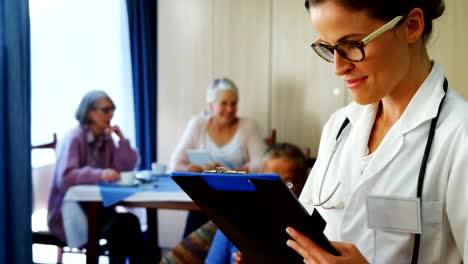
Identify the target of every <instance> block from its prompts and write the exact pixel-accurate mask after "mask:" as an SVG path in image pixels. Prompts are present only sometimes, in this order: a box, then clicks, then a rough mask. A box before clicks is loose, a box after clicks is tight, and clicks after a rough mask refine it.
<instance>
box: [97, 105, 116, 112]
mask: <svg viewBox="0 0 468 264" xmlns="http://www.w3.org/2000/svg"><path fill="white" fill-rule="evenodd" d="M93 110H99V111H101V112H103V113H104V114H109V113H113V112H114V111H115V106H106V107H94V108H93Z"/></svg>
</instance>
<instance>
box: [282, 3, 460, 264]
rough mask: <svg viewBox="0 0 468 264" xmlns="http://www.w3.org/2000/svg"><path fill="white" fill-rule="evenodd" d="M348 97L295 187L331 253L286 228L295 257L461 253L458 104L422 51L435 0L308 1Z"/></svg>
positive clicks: (450, 258) (320, 49)
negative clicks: (318, 220)
mask: <svg viewBox="0 0 468 264" xmlns="http://www.w3.org/2000/svg"><path fill="white" fill-rule="evenodd" d="M306 7H307V9H308V11H309V13H310V19H311V21H312V25H313V26H314V28H315V29H316V30H317V31H318V32H319V35H320V38H319V39H318V40H317V41H316V42H314V43H313V44H312V48H313V49H314V50H315V52H316V53H317V54H318V55H319V56H320V57H322V58H323V59H324V60H326V61H328V62H330V63H333V64H334V70H335V73H336V74H337V75H339V76H342V77H343V79H344V80H345V82H346V85H347V87H348V88H349V90H350V92H351V94H352V97H353V100H354V102H353V103H351V104H350V105H348V106H346V107H344V108H342V109H340V110H338V111H337V112H335V113H334V114H333V115H332V117H331V118H330V120H329V121H328V122H327V124H326V125H325V127H324V129H323V134H322V138H321V142H320V149H319V152H318V159H317V162H316V163H315V166H314V168H313V171H312V172H311V175H310V177H309V178H308V181H307V183H306V186H305V188H304V190H303V192H302V193H301V197H300V201H301V203H302V204H303V205H304V206H305V207H306V208H307V210H308V211H309V212H310V213H311V212H312V211H313V210H314V209H316V210H318V211H319V213H320V214H321V215H322V216H323V218H324V219H325V220H326V221H327V226H326V229H325V231H324V232H325V235H326V236H327V237H328V238H329V239H330V240H332V241H340V242H333V245H334V246H335V248H336V249H337V250H338V251H339V252H340V253H341V255H340V256H334V255H331V254H329V253H327V252H325V251H324V250H322V249H321V248H320V247H318V246H317V245H316V244H314V242H313V241H311V240H310V239H308V238H307V237H305V236H304V235H302V234H301V233H299V232H298V231H296V230H295V229H294V227H288V228H287V229H286V232H287V233H288V234H289V235H290V236H291V239H290V240H288V242H287V244H288V245H289V246H290V247H291V248H292V249H294V250H295V251H297V252H298V253H299V254H300V255H302V256H303V257H304V262H305V263H366V262H370V263H418V261H419V263H461V262H462V261H463V260H464V259H465V260H466V259H467V257H468V244H467V239H468V229H467V214H466V211H465V210H466V209H465V208H466V204H467V203H468V165H467V164H468V105H467V103H466V102H465V101H464V100H463V98H462V97H461V96H460V95H459V94H458V93H456V92H455V91H453V90H451V89H448V83H450V80H447V79H446V78H445V77H446V76H445V74H444V72H443V71H442V69H441V67H440V66H439V65H438V64H437V63H435V62H433V61H431V60H430V59H429V57H428V54H427V50H426V47H425V43H426V41H427V40H428V38H429V36H430V34H431V28H432V20H433V19H435V18H437V17H439V16H440V15H442V13H443V11H444V3H443V0H424V1H422V0H394V1H375V0H308V1H306Z"/></svg>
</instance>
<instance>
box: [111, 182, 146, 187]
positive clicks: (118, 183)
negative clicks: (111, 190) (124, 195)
mask: <svg viewBox="0 0 468 264" xmlns="http://www.w3.org/2000/svg"><path fill="white" fill-rule="evenodd" d="M139 184H140V182H139V181H138V180H134V181H133V182H132V183H129V184H123V183H120V182H115V185H116V186H120V187H135V186H138V185H139Z"/></svg>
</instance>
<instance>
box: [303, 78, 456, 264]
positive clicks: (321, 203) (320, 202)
mask: <svg viewBox="0 0 468 264" xmlns="http://www.w3.org/2000/svg"><path fill="white" fill-rule="evenodd" d="M443 87H444V95H443V97H442V100H440V103H439V108H438V110H437V115H436V116H435V117H434V118H433V119H432V121H431V127H430V128H429V135H428V137H427V142H426V147H425V149H424V155H423V159H422V163H421V168H420V170H419V175H418V188H417V198H419V199H420V203H422V199H421V196H422V188H423V183H424V175H425V174H426V167H427V160H428V158H429V153H430V152H431V146H432V141H433V139H434V134H435V129H436V126H437V121H438V120H439V116H440V111H441V109H442V104H443V103H444V100H445V96H446V95H447V90H448V81H447V78H445V79H444V86H443ZM348 124H349V119H348V118H346V119H345V120H344V121H343V123H342V124H341V127H340V129H339V130H338V134H337V135H336V138H335V144H334V146H333V150H332V153H331V155H330V158H329V159H328V162H327V165H326V167H325V171H324V174H323V178H322V183H321V184H320V187H319V192H318V202H313V201H312V200H311V201H310V202H309V203H310V204H312V205H313V206H315V207H317V206H320V207H322V208H323V209H333V208H336V209H342V208H344V204H343V202H338V203H337V204H336V205H333V206H325V203H327V202H328V201H329V200H330V199H331V198H332V197H333V195H334V194H335V193H336V191H337V190H338V187H339V186H340V181H338V183H337V184H336V185H335V187H334V188H333V190H332V191H331V193H330V194H329V195H328V196H326V198H325V199H324V200H322V199H321V197H322V190H323V185H324V182H325V180H326V178H327V172H328V168H329V167H330V163H331V161H332V159H333V156H334V155H335V152H336V150H337V149H338V146H339V145H340V142H341V141H342V140H341V139H340V135H341V133H342V132H343V130H344V129H345V128H346V126H348ZM421 207H422V204H421ZM421 218H422V216H421ZM420 240H421V234H415V239H414V247H413V257H412V259H411V263H417V262H418V256H419V244H420Z"/></svg>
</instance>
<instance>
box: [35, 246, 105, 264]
mask: <svg viewBox="0 0 468 264" xmlns="http://www.w3.org/2000/svg"><path fill="white" fill-rule="evenodd" d="M56 260H57V247H54V246H49V245H33V261H34V263H44V264H45V263H57V262H56ZM62 261H63V262H62V263H63V264H84V263H86V256H85V255H84V254H81V253H68V252H65V253H64V254H63V258H62ZM99 264H109V259H108V258H107V257H106V256H101V257H99Z"/></svg>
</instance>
